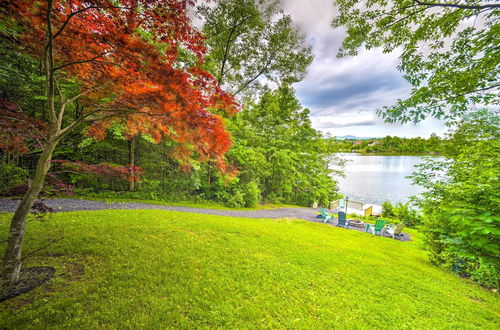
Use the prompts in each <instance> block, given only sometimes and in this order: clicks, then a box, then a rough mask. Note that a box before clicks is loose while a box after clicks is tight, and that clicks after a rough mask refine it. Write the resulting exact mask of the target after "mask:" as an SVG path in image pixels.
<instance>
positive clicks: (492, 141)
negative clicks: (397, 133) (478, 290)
mask: <svg viewBox="0 0 500 330" xmlns="http://www.w3.org/2000/svg"><path fill="white" fill-rule="evenodd" d="M455 126H456V128H455V130H454V131H452V132H451V133H450V134H449V138H450V139H449V141H448V142H447V144H448V147H446V148H444V155H445V157H446V158H445V159H444V160H432V159H428V160H427V161H426V162H425V163H423V164H421V165H419V172H417V173H414V174H413V176H412V179H413V182H414V183H415V184H418V185H420V186H422V187H424V188H425V189H426V190H425V192H424V193H422V195H421V196H420V198H418V199H417V201H418V204H419V206H420V207H421V208H422V210H423V212H424V226H423V229H424V230H425V235H426V236H425V237H426V242H427V246H428V248H429V251H430V255H431V260H432V261H434V262H436V263H437V264H443V265H445V266H446V267H449V268H450V269H452V270H454V271H456V272H458V273H460V274H462V275H465V276H471V277H472V278H474V279H476V280H478V281H479V282H481V283H482V284H485V285H488V286H491V287H497V288H498V286H499V274H500V258H499V255H500V249H499V246H500V245H499V243H500V216H499V214H500V180H499V178H500V157H499V155H500V118H499V117H498V116H497V115H494V114H492V113H490V112H488V111H485V110H483V111H478V112H474V113H471V114H469V115H467V116H466V117H464V118H463V119H461V120H459V121H457V122H456V123H455Z"/></svg>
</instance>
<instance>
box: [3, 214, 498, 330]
mask: <svg viewBox="0 0 500 330" xmlns="http://www.w3.org/2000/svg"><path fill="white" fill-rule="evenodd" d="M8 219H9V215H8V214H2V215H0V232H1V236H0V237H5V235H6V231H7V225H8ZM63 229H64V236H65V239H64V240H62V241H59V242H57V243H56V244H55V245H53V246H51V247H50V248H49V249H48V250H46V251H44V252H43V255H40V256H38V257H35V258H33V259H31V260H29V261H28V266H29V265H52V266H54V267H56V268H57V275H56V277H55V279H53V280H52V281H51V282H49V283H48V284H47V285H46V286H44V287H42V288H38V289H37V290H35V291H32V292H30V293H28V294H25V295H22V296H20V297H17V298H14V299H11V300H9V301H7V302H4V303H2V304H1V305H0V307H1V308H0V328H41V327H56V328H98V327H106V328H137V327H148V328H155V327H160V328H161V327H176V328H177V327H181V328H198V327H227V328H244V327H258V328H261V327H266V328H320V327H323V328H332V327H337V328H366V327H378V328H408V327H412V328H495V326H496V325H497V324H498V322H499V321H500V318H499V308H500V303H499V300H498V295H497V294H494V293H491V292H489V291H486V290H484V289H482V288H480V287H478V286H476V285H474V284H472V283H471V282H469V281H468V280H465V279H461V278H458V277H456V276H454V275H453V274H450V273H447V272H445V271H443V270H441V269H439V268H437V267H434V266H432V265H431V264H429V262H428V261H427V259H426V257H425V254H424V252H423V251H422V250H420V249H419V241H418V239H417V240H416V241H414V242H399V241H396V240H391V239H387V238H381V237H373V236H371V235H368V234H365V233H360V232H357V231H354V230H344V229H341V228H334V227H331V226H326V225H322V224H317V223H310V222H306V221H299V220H269V219H247V218H230V217H220V216H208V215H200V214H190V213H181V212H167V211H158V210H112V211H111V210H110V211H98V212H71V213H57V214H54V215H52V217H51V219H50V220H49V221H48V222H46V223H39V222H30V223H29V231H28V237H27V241H26V242H27V244H26V248H25V251H29V250H33V249H36V248H37V247H39V246H42V245H44V244H45V242H46V239H47V236H56V235H60V234H61V233H62V230H63ZM3 248H4V246H2V249H3ZM0 252H2V251H0Z"/></svg>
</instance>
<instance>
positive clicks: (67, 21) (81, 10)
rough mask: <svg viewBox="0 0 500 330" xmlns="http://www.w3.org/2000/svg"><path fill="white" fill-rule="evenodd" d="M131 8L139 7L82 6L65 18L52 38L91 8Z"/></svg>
mask: <svg viewBox="0 0 500 330" xmlns="http://www.w3.org/2000/svg"><path fill="white" fill-rule="evenodd" d="M115 8H116V9H130V10H133V9H135V8H137V7H120V6H110V7H99V6H88V7H85V8H82V9H79V10H77V11H74V12H72V13H71V14H69V15H68V17H66V19H65V20H64V23H63V24H62V25H61V27H60V28H59V30H57V32H56V33H55V34H54V36H53V37H52V38H54V39H55V38H56V37H57V36H58V35H60V34H61V33H62V31H63V30H64V28H66V25H68V23H69V21H70V20H71V18H72V17H73V16H75V15H78V14H80V13H83V12H84V11H87V10H89V9H115Z"/></svg>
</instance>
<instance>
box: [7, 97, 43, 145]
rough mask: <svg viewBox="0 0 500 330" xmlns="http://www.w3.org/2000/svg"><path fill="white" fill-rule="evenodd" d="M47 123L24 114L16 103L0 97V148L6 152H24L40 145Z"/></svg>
mask: <svg viewBox="0 0 500 330" xmlns="http://www.w3.org/2000/svg"><path fill="white" fill-rule="evenodd" d="M46 134H47V125H46V124H45V123H44V122H43V121H41V120H37V119H35V118H33V117H31V116H29V115H28V114H26V113H25V112H24V111H23V110H22V109H21V108H20V107H19V106H18V105H17V104H15V103H12V102H9V101H7V100H3V99H0V149H1V150H2V151H3V152H5V153H7V154H25V153H27V152H29V148H30V147H35V148H36V147H40V146H41V144H42V143H43V141H44V139H45V136H46Z"/></svg>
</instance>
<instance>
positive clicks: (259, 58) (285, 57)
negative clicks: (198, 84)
mask: <svg viewBox="0 0 500 330" xmlns="http://www.w3.org/2000/svg"><path fill="white" fill-rule="evenodd" d="M278 5H279V1H276V0H267V1H257V0H235V1H228V0H223V1H220V2H218V5H217V6H215V7H209V6H201V7H200V8H199V13H200V15H201V16H202V17H203V18H204V19H205V25H204V31H205V35H206V37H207V40H206V43H207V45H208V48H209V56H208V61H207V65H206V68H207V70H209V71H210V72H211V73H212V74H213V75H214V76H215V77H216V78H217V79H218V80H219V83H220V84H221V85H225V86H227V87H228V88H229V89H230V90H231V92H232V93H233V94H235V95H236V94H246V95H253V92H255V91H258V92H263V91H265V90H266V89H267V86H268V85H270V83H271V82H273V83H277V84H283V83H284V84H291V83H294V82H297V81H300V80H302V78H303V77H304V75H305V73H306V69H307V67H308V66H309V64H310V63H311V61H312V56H311V48H310V47H309V46H307V45H306V44H305V37H304V35H303V34H302V33H301V32H300V31H299V30H298V29H297V28H295V27H294V26H293V25H292V20H291V18H290V16H287V15H284V14H282V13H281V12H280V10H279V6H278Z"/></svg>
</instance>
